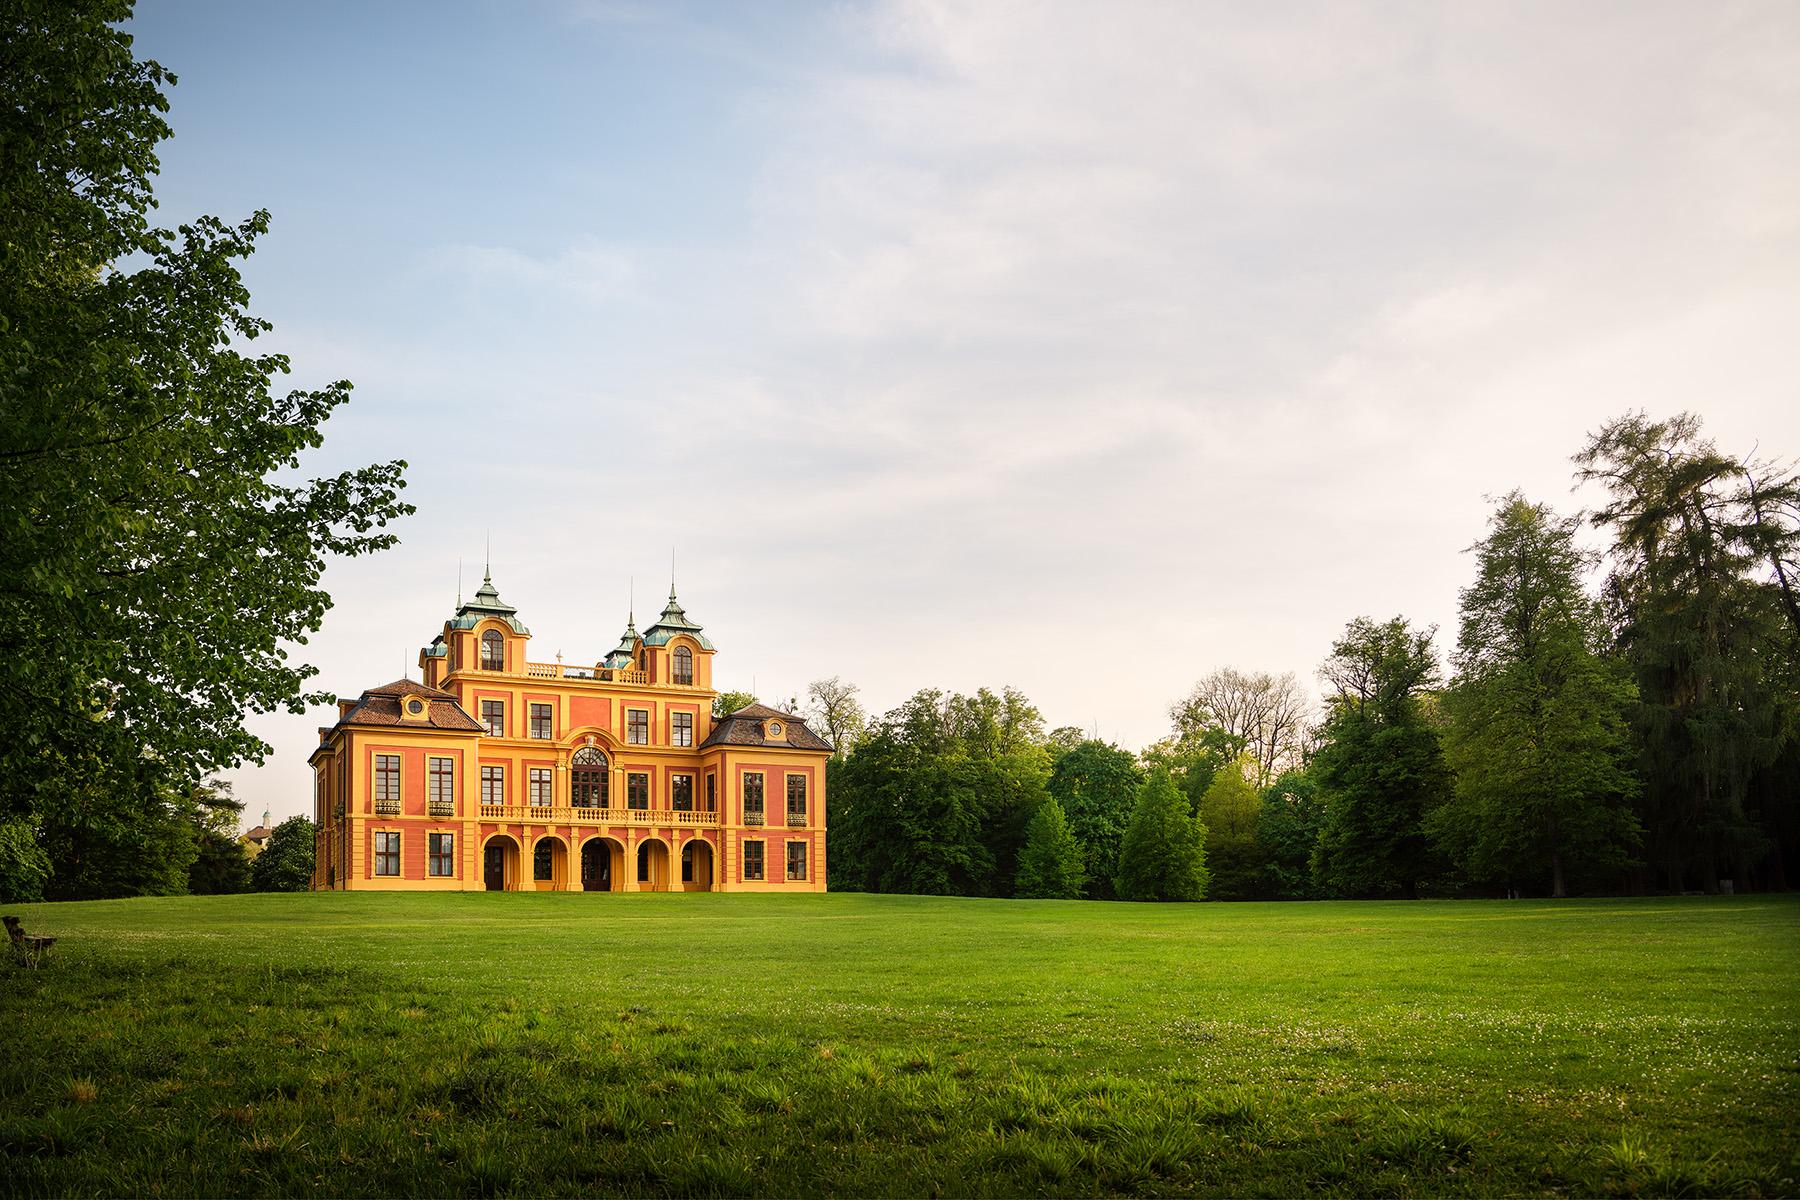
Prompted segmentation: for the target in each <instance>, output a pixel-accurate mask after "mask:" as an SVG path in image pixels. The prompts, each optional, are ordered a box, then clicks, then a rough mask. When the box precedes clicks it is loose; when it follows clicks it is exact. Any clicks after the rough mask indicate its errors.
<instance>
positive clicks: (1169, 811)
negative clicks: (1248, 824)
mask: <svg viewBox="0 0 1800 1200" xmlns="http://www.w3.org/2000/svg"><path fill="white" fill-rule="evenodd" d="M1207 879H1208V876H1207V870H1206V826H1205V825H1204V824H1202V823H1201V821H1200V818H1198V817H1196V816H1191V815H1189V812H1188V801H1187V797H1186V796H1184V795H1182V793H1181V789H1180V788H1179V787H1177V786H1176V784H1175V780H1174V778H1173V777H1172V776H1171V775H1170V774H1169V772H1167V771H1165V770H1156V771H1153V772H1152V773H1151V775H1150V778H1149V779H1147V780H1145V782H1144V786H1143V787H1142V788H1141V789H1140V790H1139V791H1138V799H1137V807H1136V808H1135V809H1133V811H1132V814H1131V823H1130V824H1129V825H1127V826H1126V827H1125V838H1124V841H1123V843H1122V844H1121V845H1120V847H1119V876H1118V880H1117V886H1118V891H1119V898H1120V899H1121V900H1199V899H1202V898H1204V897H1205V895H1206V885H1207Z"/></svg>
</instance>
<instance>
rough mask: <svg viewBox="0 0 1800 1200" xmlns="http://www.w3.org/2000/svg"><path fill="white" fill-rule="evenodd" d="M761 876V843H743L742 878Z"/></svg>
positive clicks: (757, 877)
mask: <svg viewBox="0 0 1800 1200" xmlns="http://www.w3.org/2000/svg"><path fill="white" fill-rule="evenodd" d="M762 877H763V844H762V843H761V842H745V843H744V878H745V879H761V878H762Z"/></svg>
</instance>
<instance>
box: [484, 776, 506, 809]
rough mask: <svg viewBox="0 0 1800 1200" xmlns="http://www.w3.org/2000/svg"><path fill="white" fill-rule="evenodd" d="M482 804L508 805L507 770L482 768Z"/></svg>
mask: <svg viewBox="0 0 1800 1200" xmlns="http://www.w3.org/2000/svg"><path fill="white" fill-rule="evenodd" d="M481 802H482V803H483V804H505V803H506V768H505V767H483V768H481Z"/></svg>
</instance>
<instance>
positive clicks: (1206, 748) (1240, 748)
mask: <svg viewBox="0 0 1800 1200" xmlns="http://www.w3.org/2000/svg"><path fill="white" fill-rule="evenodd" d="M1243 753H1244V739H1243V738H1241V737H1238V736H1237V735H1235V734H1232V733H1229V732H1227V731H1226V730H1224V729H1221V728H1219V727H1218V726H1215V725H1203V726H1200V727H1198V728H1195V729H1192V730H1190V731H1188V732H1187V733H1186V734H1185V735H1180V736H1175V737H1168V738H1164V739H1163V740H1162V741H1160V742H1154V743H1152V744H1151V745H1149V746H1147V747H1145V749H1144V752H1143V754H1142V755H1141V756H1140V757H1141V758H1142V760H1143V766H1144V770H1146V771H1167V772H1168V773H1169V777H1170V778H1171V779H1173V780H1174V781H1175V786H1176V787H1178V788H1180V789H1181V794H1182V795H1184V796H1186V797H1187V800H1188V811H1190V812H1199V811H1200V797H1202V796H1204V795H1206V789H1207V788H1209V787H1211V786H1212V781H1213V776H1215V775H1217V774H1218V773H1219V772H1220V771H1222V770H1224V769H1225V767H1226V766H1227V765H1229V764H1231V763H1233V762H1236V761H1237V759H1238V757H1239V756H1240V755H1242V754H1243Z"/></svg>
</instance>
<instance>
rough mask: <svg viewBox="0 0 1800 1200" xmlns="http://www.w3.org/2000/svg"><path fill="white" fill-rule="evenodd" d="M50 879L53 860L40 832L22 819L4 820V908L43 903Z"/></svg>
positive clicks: (0, 840) (0, 857)
mask: <svg viewBox="0 0 1800 1200" xmlns="http://www.w3.org/2000/svg"><path fill="white" fill-rule="evenodd" d="M49 879H50V856H49V855H47V854H45V853H44V848H43V847H42V846H40V845H39V844H38V837H37V830H36V829H34V828H32V826H31V823H30V822H29V821H26V820H25V819H24V818H22V817H0V904H16V903H20V902H23V901H29V900H42V899H43V898H44V885H45V884H46V883H47V882H49Z"/></svg>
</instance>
